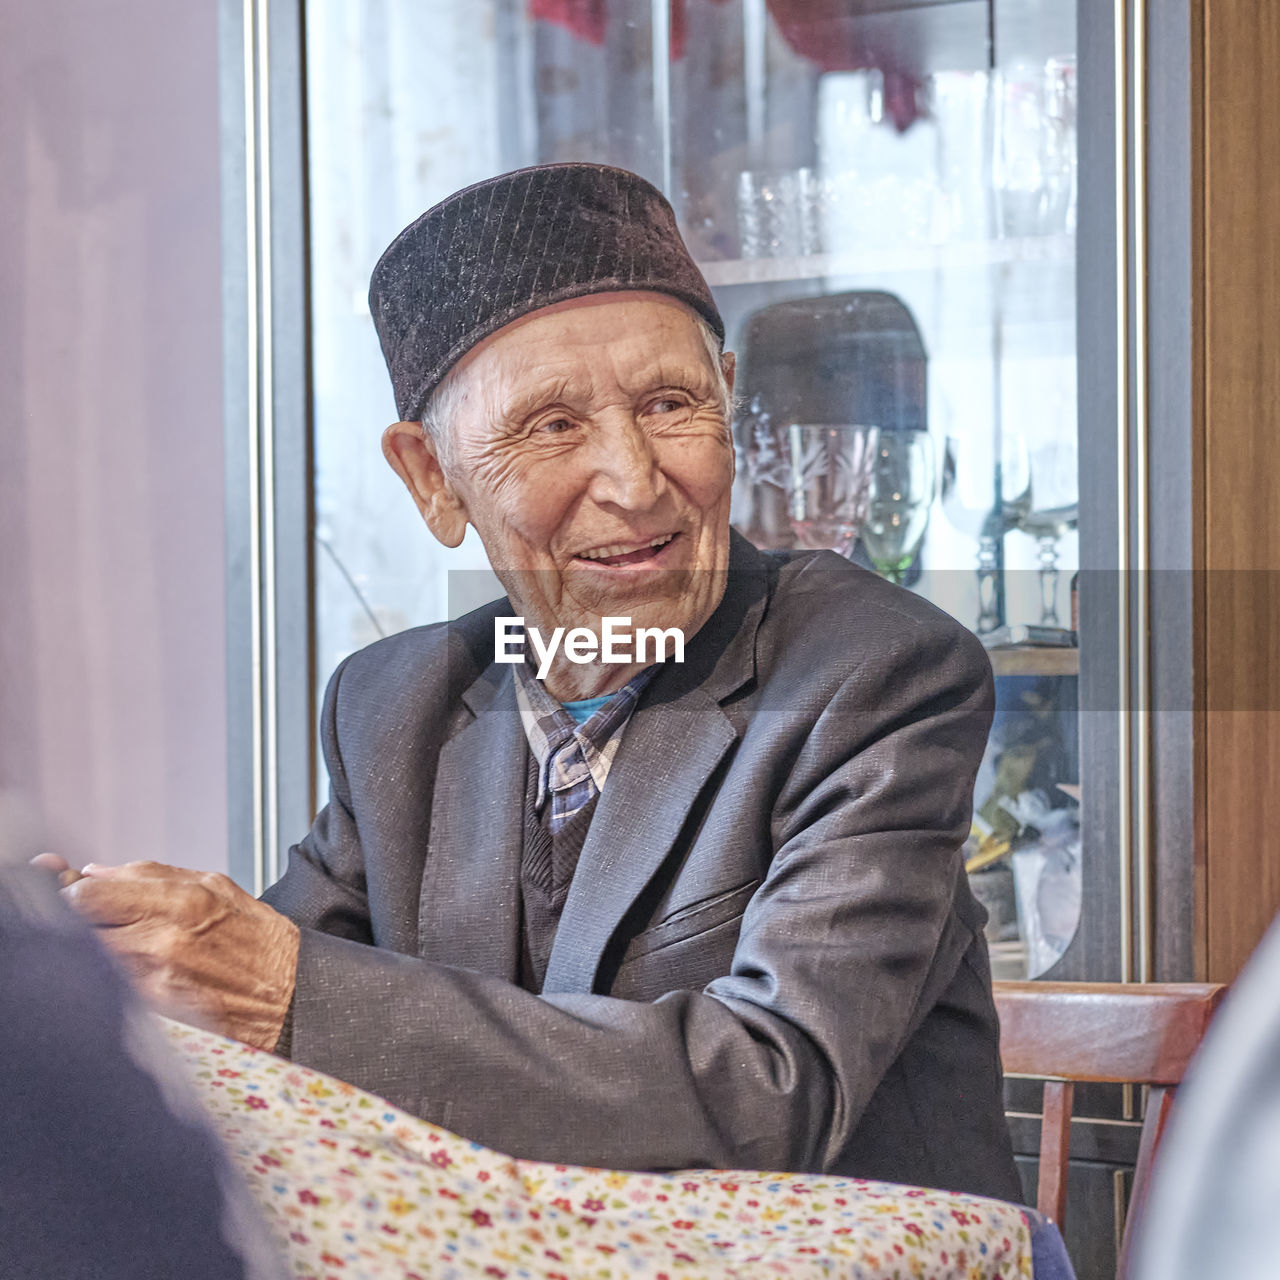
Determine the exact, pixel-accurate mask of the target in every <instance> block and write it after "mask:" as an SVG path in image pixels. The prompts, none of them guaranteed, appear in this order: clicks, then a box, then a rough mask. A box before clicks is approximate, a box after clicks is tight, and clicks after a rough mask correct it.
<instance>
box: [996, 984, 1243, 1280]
mask: <svg viewBox="0 0 1280 1280" xmlns="http://www.w3.org/2000/svg"><path fill="white" fill-rule="evenodd" d="M993 986H994V989H995V996H996V1009H997V1011H998V1012H999V1015H1000V1057H1001V1059H1002V1061H1003V1063H1004V1071H1005V1074H1006V1075H1009V1076H1031V1077H1035V1078H1037V1079H1043V1080H1044V1081H1045V1087H1044V1108H1043V1112H1044V1113H1043V1117H1042V1120H1041V1127H1040V1165H1039V1190H1038V1192H1037V1196H1036V1208H1037V1209H1039V1211H1040V1212H1041V1213H1043V1214H1044V1215H1045V1216H1046V1217H1048V1218H1051V1219H1053V1221H1055V1222H1056V1223H1058V1225H1059V1226H1060V1227H1061V1225H1062V1222H1063V1218H1064V1216H1065V1213H1066V1207H1067V1160H1068V1157H1069V1156H1070V1150H1071V1104H1072V1101H1073V1086H1074V1084H1075V1082H1076V1081H1080V1082H1085V1081H1088V1082H1091V1083H1092V1082H1099V1083H1102V1082H1114V1083H1123V1084H1137V1085H1148V1086H1150V1090H1151V1091H1150V1094H1149V1096H1148V1099H1147V1108H1146V1118H1145V1120H1144V1122H1143V1126H1142V1137H1141V1141H1140V1144H1139V1148H1138V1162H1137V1166H1136V1168H1135V1169H1134V1174H1133V1191H1132V1193H1131V1195H1130V1197H1129V1212H1128V1215H1127V1217H1126V1219H1125V1231H1124V1240H1123V1243H1122V1245H1121V1250H1120V1275H1122V1276H1123V1275H1124V1273H1125V1268H1126V1266H1127V1263H1128V1249H1129V1240H1130V1230H1129V1228H1130V1225H1131V1224H1132V1222H1133V1221H1134V1219H1135V1217H1136V1216H1137V1213H1138V1211H1139V1209H1140V1208H1141V1206H1142V1202H1143V1199H1144V1197H1145V1195H1146V1189H1147V1181H1148V1178H1149V1177H1150V1173H1151V1161H1152V1158H1153V1156H1154V1154H1155V1149H1156V1146H1157V1145H1158V1143H1159V1141H1160V1135H1161V1134H1162V1133H1163V1131H1164V1126H1165V1122H1166V1120H1167V1119H1168V1115H1169V1107H1170V1104H1171V1102H1172V1100H1173V1094H1174V1090H1175V1089H1176V1088H1177V1086H1178V1085H1179V1084H1180V1083H1181V1081H1182V1077H1183V1075H1184V1074H1185V1072H1186V1069H1187V1064H1188V1063H1189V1062H1190V1061H1191V1058H1192V1055H1193V1054H1194V1053H1195V1051H1196V1049H1197V1047H1198V1046H1199V1044H1200V1041H1201V1040H1202V1039H1203V1038H1204V1033H1205V1031H1206V1029H1207V1028H1208V1026H1209V1020H1210V1019H1211V1018H1212V1017H1213V1014H1214V1011H1215V1010H1216V1009H1217V1007H1218V1004H1219V1002H1220V1001H1221V999H1222V996H1223V993H1224V992H1225V991H1226V988H1225V987H1223V986H1219V985H1217V984H1213V983H1190V982H1188V983H1181V982H1177V983H1113V982H996V983H994V984H993Z"/></svg>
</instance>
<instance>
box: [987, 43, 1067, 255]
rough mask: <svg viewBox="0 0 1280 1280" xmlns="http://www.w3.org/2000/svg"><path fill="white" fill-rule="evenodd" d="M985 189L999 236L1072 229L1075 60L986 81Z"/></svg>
mask: <svg viewBox="0 0 1280 1280" xmlns="http://www.w3.org/2000/svg"><path fill="white" fill-rule="evenodd" d="M993 108H994V110H993V116H992V129H993V133H992V168H991V179H992V188H993V190H994V191H995V195H996V213H997V220H998V225H999V233H1000V235H1001V236H1004V237H1021V236H1044V235H1067V234H1071V233H1073V232H1074V231H1075V187H1076V124H1075V118H1076V76H1075V59H1074V58H1051V59H1050V60H1049V61H1048V62H1046V63H1043V64H1039V65H1036V64H1032V63H1019V64H1017V65H1015V66H1013V67H1010V68H1008V69H1006V70H1004V71H1000V72H996V73H994V76H993Z"/></svg>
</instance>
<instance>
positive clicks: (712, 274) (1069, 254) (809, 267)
mask: <svg viewBox="0 0 1280 1280" xmlns="http://www.w3.org/2000/svg"><path fill="white" fill-rule="evenodd" d="M1075 251H1076V242H1075V237H1074V236H1027V237H1024V238H1022V239H1016V240H957V241H952V242H950V243H947V244H922V245H909V246H902V245H894V246H888V247H885V248H883V249H876V248H869V249H866V250H864V251H862V252H859V253H811V254H806V255H804V256H802V257H791V258H723V259H720V260H719V261H704V262H700V263H699V264H698V266H699V268H700V270H701V271H702V274H703V275H704V276H705V277H706V280H707V283H708V284H709V285H712V286H713V287H714V286H721V287H723V286H726V285H736V284H777V283H785V282H786V281H790V280H816V279H821V278H822V277H825V276H860V275H880V274H883V273H885V272H901V271H938V270H944V269H945V270H963V269H965V268H974V267H991V266H1001V265H1004V264H1006V263H1023V262H1029V263H1037V262H1042V263H1055V262H1057V263H1060V262H1070V261H1072V260H1073V258H1074V257H1075Z"/></svg>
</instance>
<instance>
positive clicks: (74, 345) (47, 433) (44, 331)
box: [0, 0, 227, 869]
mask: <svg viewBox="0 0 1280 1280" xmlns="http://www.w3.org/2000/svg"><path fill="white" fill-rule="evenodd" d="M218 148H219V138H218V80H217V7H216V5H215V4H214V3H212V0H205V2H204V3H181V4H174V3H172V0H115V2H113V3H104V2H102V0H98V2H97V3H95V2H94V0H39V2H38V3H30V2H28V3H23V2H22V0H4V3H3V4H2V5H0V166H2V167H0V788H6V787H7V788H15V787H16V788H17V789H18V790H19V791H21V792H23V793H25V794H26V796H27V798H28V799H29V800H30V801H32V802H33V803H34V804H35V805H36V806H37V807H38V809H39V810H40V811H41V813H42V814H43V819H44V824H45V830H46V832H47V841H48V843H49V845H50V847H55V848H57V849H59V850H60V851H62V852H64V853H65V854H66V856H68V857H70V858H72V859H80V860H83V859H87V858H90V857H92V858H94V859H96V860H99V861H104V862H121V861H126V860H128V859H131V858H159V859H164V860H167V861H171V862H176V863H179V864H182V865H186V866H193V867H203V868H216V869H225V867H226V862H227V851H226V839H227V829H226V798H227V797H226V787H227V780H226V765H225V753H226V730H225V706H224V704H225V696H224V679H225V643H224V625H225V618H224V558H223V492H222V488H223V480H222V475H223V470H222V469H223V461H222V421H221V413H222V404H221V382H220V379H221V372H220V370H221V333H220V324H221V319H220V265H219V251H220V246H219V212H218V200H219V194H218V183H219V150H218Z"/></svg>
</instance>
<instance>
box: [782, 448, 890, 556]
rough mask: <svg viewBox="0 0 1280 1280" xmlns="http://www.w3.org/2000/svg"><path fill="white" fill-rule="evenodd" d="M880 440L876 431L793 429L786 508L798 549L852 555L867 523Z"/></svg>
mask: <svg viewBox="0 0 1280 1280" xmlns="http://www.w3.org/2000/svg"><path fill="white" fill-rule="evenodd" d="M880 439H881V432H880V429H879V428H878V427H867V426H855V425H845V424H833V423H822V424H814V423H791V424H790V426H789V427H788V429H787V443H788V445H789V452H790V459H789V462H790V475H789V485H788V506H789V508H790V516H791V527H792V530H793V531H794V532H795V535H796V541H797V543H798V544H799V545H800V546H802V547H807V548H809V549H811V550H821V549H828V548H829V549H830V550H832V551H838V552H839V553H840V554H841V555H842V556H848V555H850V554H852V552H853V545H854V543H855V542H857V540H858V535H859V533H861V532H862V529H863V525H864V524H865V523H866V519H867V505H868V499H869V497H870V490H871V477H872V473H873V471H874V467H875V461H876V450H877V446H878V443H879V441H880Z"/></svg>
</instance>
